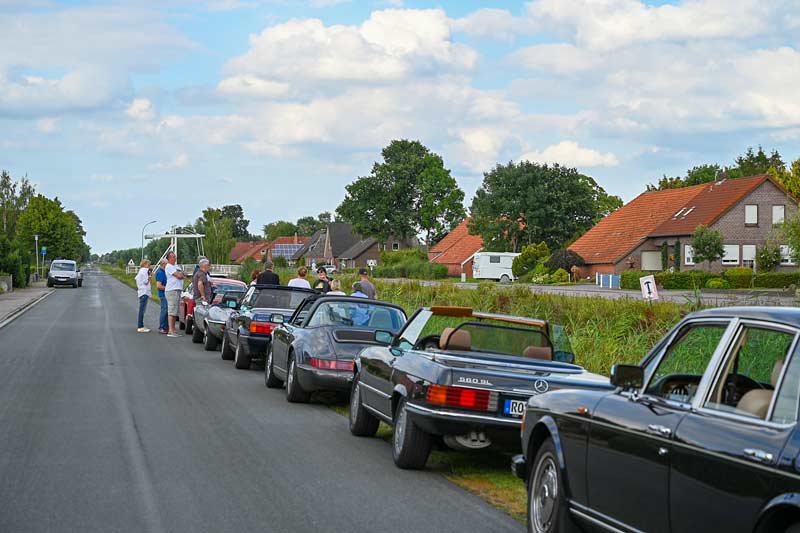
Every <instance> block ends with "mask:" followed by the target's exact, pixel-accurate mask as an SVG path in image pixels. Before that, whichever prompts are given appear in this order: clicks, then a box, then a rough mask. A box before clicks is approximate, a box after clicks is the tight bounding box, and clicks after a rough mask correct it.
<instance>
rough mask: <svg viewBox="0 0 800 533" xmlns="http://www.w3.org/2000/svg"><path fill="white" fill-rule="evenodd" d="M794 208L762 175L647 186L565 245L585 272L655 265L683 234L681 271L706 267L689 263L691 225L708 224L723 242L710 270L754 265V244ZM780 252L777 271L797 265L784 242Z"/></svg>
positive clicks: (782, 191) (658, 267)
mask: <svg viewBox="0 0 800 533" xmlns="http://www.w3.org/2000/svg"><path fill="white" fill-rule="evenodd" d="M797 207H798V204H797V200H796V199H795V198H794V197H792V196H791V195H790V194H789V193H788V192H787V191H786V189H784V188H783V186H781V185H780V184H779V183H778V182H777V181H775V180H774V179H773V178H772V177H770V176H769V175H766V174H763V175H760V176H752V177H749V178H740V179H728V180H722V181H718V182H714V183H704V184H701V185H694V186H691V187H683V188H680V189H667V190H664V191H648V192H645V193H642V194H640V195H639V196H637V197H636V198H634V199H633V200H632V201H631V202H629V203H628V204H626V205H625V206H623V207H621V208H619V209H617V210H616V211H614V212H613V213H611V214H610V215H608V216H606V217H605V218H603V220H601V221H600V222H598V223H597V225H596V226H594V227H593V228H592V229H590V230H589V231H587V232H586V233H585V234H584V235H583V236H581V237H580V238H579V239H578V240H577V241H575V242H574V243H573V244H572V245H571V246H570V247H569V249H570V250H572V251H574V252H577V253H578V254H580V256H581V257H583V259H584V260H585V261H586V266H585V267H584V268H583V269H582V270H581V275H582V276H593V275H594V274H595V273H597V272H599V273H603V274H610V273H616V274H619V273H620V272H621V271H623V270H626V269H638V270H645V271H657V270H661V246H662V244H663V243H665V242H666V243H667V245H668V246H669V250H670V255H671V256H672V254H673V250H674V245H675V242H676V241H678V240H680V243H681V246H680V250H681V257H680V264H681V270H692V269H704V268H706V265H705V264H703V265H699V264H695V262H694V259H693V255H694V254H693V250H692V246H691V240H692V234H693V233H694V230H695V228H696V227H697V226H698V225H700V224H706V225H708V226H709V227H710V228H711V229H714V230H718V231H719V232H720V233H722V236H723V243H724V246H725V255H724V256H723V258H722V259H721V260H719V261H715V262H713V263H711V265H710V269H711V270H712V271H714V272H719V271H721V270H724V269H726V268H731V267H741V266H747V267H753V266H754V264H755V255H756V248H757V247H758V246H760V245H763V244H764V242H765V240H766V238H767V236H768V235H769V233H770V231H771V230H772V228H773V226H774V225H775V224H779V223H781V222H783V220H784V218H787V217H790V216H792V215H794V214H795V213H796V212H797ZM781 255H782V258H781V264H780V266H779V267H778V270H790V269H795V268H796V265H795V264H794V262H793V260H792V258H791V255H790V253H789V247H788V246H786V245H782V246H781ZM670 264H673V262H672V261H670Z"/></svg>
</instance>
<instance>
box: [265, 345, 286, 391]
mask: <svg viewBox="0 0 800 533" xmlns="http://www.w3.org/2000/svg"><path fill="white" fill-rule="evenodd" d="M264 385H266V386H267V388H268V389H278V388H280V387H281V386H282V385H283V381H281V380H279V379H278V378H276V377H275V372H274V371H273V370H272V345H271V344H270V347H269V353H268V354H267V364H265V365H264Z"/></svg>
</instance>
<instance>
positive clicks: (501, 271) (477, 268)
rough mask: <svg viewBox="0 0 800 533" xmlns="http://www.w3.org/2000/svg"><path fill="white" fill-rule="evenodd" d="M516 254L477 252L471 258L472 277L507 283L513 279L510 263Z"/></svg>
mask: <svg viewBox="0 0 800 533" xmlns="http://www.w3.org/2000/svg"><path fill="white" fill-rule="evenodd" d="M518 255H519V254H515V253H511V252H478V253H476V254H475V256H474V257H473V259H472V277H473V278H475V279H494V280H497V281H502V282H503V283H508V282H509V281H512V280H514V279H515V278H514V274H513V272H511V263H513V262H514V258H515V257H517V256H518Z"/></svg>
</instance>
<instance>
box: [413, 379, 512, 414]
mask: <svg viewBox="0 0 800 533" xmlns="http://www.w3.org/2000/svg"><path fill="white" fill-rule="evenodd" d="M425 401H427V402H428V403H431V404H435V405H446V406H448V407H465V408H467V409H478V410H480V411H495V410H496V409H497V393H496V392H492V391H488V390H481V389H470V388H467V387H448V386H446V385H429V386H428V391H427V392H426V393H425Z"/></svg>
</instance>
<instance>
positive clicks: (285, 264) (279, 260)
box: [272, 255, 289, 268]
mask: <svg viewBox="0 0 800 533" xmlns="http://www.w3.org/2000/svg"><path fill="white" fill-rule="evenodd" d="M272 264H273V265H275V268H289V261H287V260H286V258H285V257H283V256H282V255H281V256H278V257H276V258H274V259H273V260H272Z"/></svg>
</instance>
